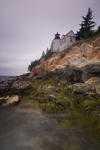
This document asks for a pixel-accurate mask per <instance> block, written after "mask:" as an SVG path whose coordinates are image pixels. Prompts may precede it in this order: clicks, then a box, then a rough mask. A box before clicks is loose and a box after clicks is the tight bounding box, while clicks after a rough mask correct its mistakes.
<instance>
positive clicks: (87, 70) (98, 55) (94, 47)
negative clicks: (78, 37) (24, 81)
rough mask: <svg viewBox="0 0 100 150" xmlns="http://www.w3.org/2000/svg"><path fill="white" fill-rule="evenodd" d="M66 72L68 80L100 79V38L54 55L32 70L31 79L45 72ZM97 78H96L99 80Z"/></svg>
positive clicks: (83, 42) (77, 44)
mask: <svg viewBox="0 0 100 150" xmlns="http://www.w3.org/2000/svg"><path fill="white" fill-rule="evenodd" d="M56 70H64V72H66V76H67V79H69V80H71V78H72V80H76V81H77V80H78V81H79V82H85V81H87V80H89V79H90V78H91V77H97V78H99V77H100V36H98V37H97V38H93V39H89V40H86V41H78V42H76V43H75V44H74V45H73V46H71V47H69V48H66V49H65V50H63V51H61V52H58V53H54V54H53V56H52V57H50V58H48V59H47V60H45V59H41V60H40V65H37V66H36V67H34V68H33V69H32V72H31V73H30V75H29V77H33V76H35V75H40V74H42V73H45V72H55V71H56ZM97 78H94V79H96V80H97Z"/></svg>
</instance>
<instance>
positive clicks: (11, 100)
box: [0, 95, 20, 106]
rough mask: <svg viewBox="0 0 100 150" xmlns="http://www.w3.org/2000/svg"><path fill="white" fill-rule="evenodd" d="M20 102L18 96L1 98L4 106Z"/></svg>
mask: <svg viewBox="0 0 100 150" xmlns="http://www.w3.org/2000/svg"><path fill="white" fill-rule="evenodd" d="M18 102H20V99H19V96H18V95H13V96H6V97H0V103H1V105H2V106H9V105H13V104H16V103H18Z"/></svg>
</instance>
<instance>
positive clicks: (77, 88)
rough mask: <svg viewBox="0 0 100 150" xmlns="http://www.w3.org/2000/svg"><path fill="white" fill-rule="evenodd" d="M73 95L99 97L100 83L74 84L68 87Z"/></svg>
mask: <svg viewBox="0 0 100 150" xmlns="http://www.w3.org/2000/svg"><path fill="white" fill-rule="evenodd" d="M69 89H71V90H72V92H73V93H77V94H84V95H90V96H92V95H96V94H97V95H100V83H91V84H86V83H76V84H73V85H70V86H69Z"/></svg>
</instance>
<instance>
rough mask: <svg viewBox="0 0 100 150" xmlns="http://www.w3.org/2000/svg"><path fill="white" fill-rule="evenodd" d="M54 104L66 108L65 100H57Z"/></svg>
mask: <svg viewBox="0 0 100 150" xmlns="http://www.w3.org/2000/svg"><path fill="white" fill-rule="evenodd" d="M56 105H57V106H61V107H62V108H63V109H66V107H67V105H66V103H65V102H57V103H56Z"/></svg>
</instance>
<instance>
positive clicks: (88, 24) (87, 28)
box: [77, 8, 96, 39]
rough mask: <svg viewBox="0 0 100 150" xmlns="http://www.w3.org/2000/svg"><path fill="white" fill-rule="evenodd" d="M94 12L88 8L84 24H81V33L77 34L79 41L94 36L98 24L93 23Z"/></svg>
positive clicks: (83, 17)
mask: <svg viewBox="0 0 100 150" xmlns="http://www.w3.org/2000/svg"><path fill="white" fill-rule="evenodd" d="M93 18H94V16H93V12H92V10H91V8H88V12H87V14H86V16H82V19H83V21H82V23H81V24H80V31H79V32H77V39H81V38H88V37H90V36H92V35H93V30H92V29H93V27H95V25H96V23H95V22H94V21H93Z"/></svg>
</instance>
